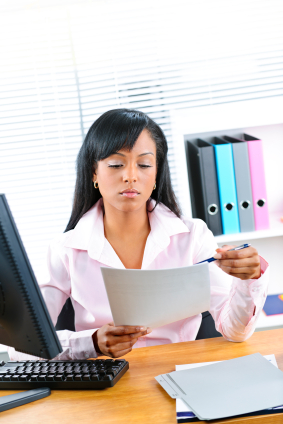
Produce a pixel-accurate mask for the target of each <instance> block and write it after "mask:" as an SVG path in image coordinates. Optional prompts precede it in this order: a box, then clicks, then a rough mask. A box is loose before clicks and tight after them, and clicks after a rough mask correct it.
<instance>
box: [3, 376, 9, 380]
mask: <svg viewBox="0 0 283 424" xmlns="http://www.w3.org/2000/svg"><path fill="white" fill-rule="evenodd" d="M10 380H11V376H10V375H5V376H4V377H3V381H10Z"/></svg>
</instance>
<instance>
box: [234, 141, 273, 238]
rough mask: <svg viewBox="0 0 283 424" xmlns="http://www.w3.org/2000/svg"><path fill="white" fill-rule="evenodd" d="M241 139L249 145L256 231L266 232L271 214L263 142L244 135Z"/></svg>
mask: <svg viewBox="0 0 283 424" xmlns="http://www.w3.org/2000/svg"><path fill="white" fill-rule="evenodd" d="M241 139H242V140H244V141H246V142H247V143H248V151H249V162H250V174H251V185H252V194H253V207H254V220H255V229H256V230H265V229H267V228H269V214H268V202H267V194H266V184H265V173H264V162H263V151H262V141H261V140H259V139H258V138H256V137H253V136H251V135H248V134H243V135H242V137H241Z"/></svg>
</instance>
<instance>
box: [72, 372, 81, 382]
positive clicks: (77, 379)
mask: <svg viewBox="0 0 283 424" xmlns="http://www.w3.org/2000/svg"><path fill="white" fill-rule="evenodd" d="M74 380H75V381H82V375H81V374H76V375H75V378H74Z"/></svg>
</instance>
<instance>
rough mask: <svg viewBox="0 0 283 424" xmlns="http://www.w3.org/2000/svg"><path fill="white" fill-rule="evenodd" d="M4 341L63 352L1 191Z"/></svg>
mask: <svg viewBox="0 0 283 424" xmlns="http://www.w3.org/2000/svg"><path fill="white" fill-rule="evenodd" d="M0 343H1V344H4V345H7V346H12V347H14V348H15V349H16V350H17V351H19V352H24V353H28V354H30V355H35V356H39V357H40V358H45V359H52V358H54V357H55V356H56V355H58V353H60V352H62V347H61V344H60V342H59V339H58V337H57V334H56V331H55V329H54V326H53V324H52V321H51V318H50V315H49V313H48V310H47V308H46V305H45V302H44V300H43V297H42V295H41V292H40V289H39V286H38V284H37V281H36V278H35V275H34V273H33V270H32V267H31V265H30V262H29V259H28V257H27V254H26V251H25V248H24V246H23V243H22V241H21V238H20V235H19V233H18V230H17V227H16V224H15V221H14V219H13V216H12V213H11V211H10V208H9V205H8V203H7V200H6V197H5V195H4V194H0Z"/></svg>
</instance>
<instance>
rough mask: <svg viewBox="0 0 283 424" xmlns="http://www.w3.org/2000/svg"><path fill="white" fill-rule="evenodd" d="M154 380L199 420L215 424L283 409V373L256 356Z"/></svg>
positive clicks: (260, 356) (258, 354)
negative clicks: (279, 407) (262, 411)
mask: <svg viewBox="0 0 283 424" xmlns="http://www.w3.org/2000/svg"><path fill="white" fill-rule="evenodd" d="M155 379H156V380H157V381H158V383H159V384H160V385H161V386H162V387H163V388H164V390H165V391H166V392H167V393H168V394H169V395H170V396H171V397H172V398H173V399H176V398H179V399H182V400H183V402H184V403H185V404H186V405H188V407H189V408H190V409H191V410H192V411H193V413H194V414H195V415H196V416H197V417H198V418H199V419H200V420H216V419H221V418H225V417H233V416H237V415H242V414H249V413H251V412H255V411H261V410H263V409H268V408H273V407H277V406H281V405H283V372H282V371H280V370H279V369H278V368H276V367H275V366H274V365H272V364H271V363H270V362H269V361H268V360H266V359H265V358H263V356H262V355H261V354H260V353H255V354H252V355H248V356H243V357H240V358H235V359H230V360H227V361H223V362H219V363H215V364H211V365H206V366H201V367H198V368H193V369H187V370H184V371H174V372H171V373H168V374H161V375H159V376H157V377H155Z"/></svg>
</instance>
